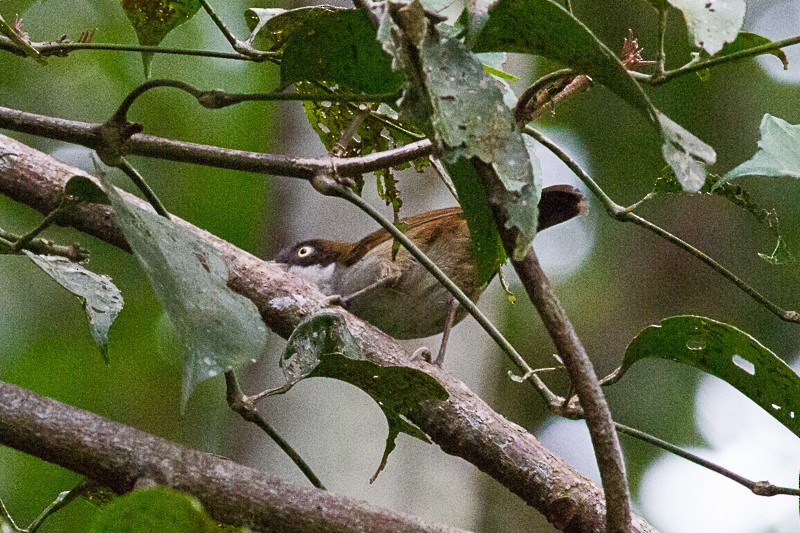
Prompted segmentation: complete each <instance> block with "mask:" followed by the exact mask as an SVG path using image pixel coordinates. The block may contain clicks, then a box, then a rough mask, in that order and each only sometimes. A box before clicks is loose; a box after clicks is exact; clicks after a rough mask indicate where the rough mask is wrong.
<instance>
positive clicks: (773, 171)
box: [719, 114, 800, 185]
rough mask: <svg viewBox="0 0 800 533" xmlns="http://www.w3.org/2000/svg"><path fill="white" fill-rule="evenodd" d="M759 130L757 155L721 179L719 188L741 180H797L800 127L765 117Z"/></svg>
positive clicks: (799, 174) (798, 174)
mask: <svg viewBox="0 0 800 533" xmlns="http://www.w3.org/2000/svg"><path fill="white" fill-rule="evenodd" d="M760 130H761V139H759V141H758V148H759V150H758V152H756V154H755V155H754V156H753V157H752V158H751V159H750V160H749V161H745V162H744V163H742V164H741V165H739V166H738V167H736V168H734V169H733V170H731V171H730V172H728V173H727V174H725V175H724V176H722V179H721V180H720V181H719V184H720V185H721V184H723V183H727V182H728V181H730V180H732V179H733V178H739V177H741V176H766V177H783V176H785V177H789V178H800V125H794V124H789V123H788V122H786V121H785V120H783V119H780V118H778V117H773V116H772V115H769V114H766V115H764V117H763V118H762V119H761V127H760Z"/></svg>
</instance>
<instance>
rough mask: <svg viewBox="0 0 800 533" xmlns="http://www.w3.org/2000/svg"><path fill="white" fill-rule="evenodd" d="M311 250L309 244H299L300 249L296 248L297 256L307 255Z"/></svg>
mask: <svg viewBox="0 0 800 533" xmlns="http://www.w3.org/2000/svg"><path fill="white" fill-rule="evenodd" d="M313 251H314V248H312V247H311V246H301V247H300V249H299V250H297V257H308V256H309V255H311V252H313Z"/></svg>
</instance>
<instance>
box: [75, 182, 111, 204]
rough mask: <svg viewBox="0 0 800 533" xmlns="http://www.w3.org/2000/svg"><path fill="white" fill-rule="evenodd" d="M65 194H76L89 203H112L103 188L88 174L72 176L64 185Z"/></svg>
mask: <svg viewBox="0 0 800 533" xmlns="http://www.w3.org/2000/svg"><path fill="white" fill-rule="evenodd" d="M64 194H68V195H69V196H74V197H76V198H78V199H80V200H82V201H84V202H86V203H87V204H102V205H110V204H111V200H109V198H108V195H107V194H106V193H105V192H104V191H103V189H101V188H100V186H99V185H97V184H96V183H95V182H93V181H92V180H90V179H89V178H87V177H86V176H78V175H76V176H72V177H71V178H70V179H69V181H67V184H66V185H65V186H64Z"/></svg>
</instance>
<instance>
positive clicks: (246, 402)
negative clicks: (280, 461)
mask: <svg viewBox="0 0 800 533" xmlns="http://www.w3.org/2000/svg"><path fill="white" fill-rule="evenodd" d="M225 387H226V389H227V392H226V395H225V397H226V399H227V402H228V406H229V407H230V408H231V410H232V411H234V412H235V413H238V414H239V416H241V417H242V418H243V419H244V420H246V421H247V422H251V423H253V424H255V425H256V426H258V427H259V428H260V429H261V430H262V431H263V432H264V433H266V434H267V436H269V438H271V439H272V440H273V442H275V444H277V445H278V447H279V448H280V449H281V450H282V451H283V453H285V454H286V455H287V456H288V457H289V459H291V460H292V462H293V463H294V464H295V465H297V468H299V469H300V471H301V472H303V475H305V476H306V479H308V480H309V481H310V482H311V484H312V485H314V486H315V487H317V488H318V489H321V490H327V489H326V488H325V485H323V484H322V481H320V479H319V478H318V477H317V475H316V474H315V473H314V471H313V470H312V469H311V467H310V466H308V463H306V462H305V461H304V460H303V458H302V457H300V454H299V453H297V452H296V451H295V449H294V448H292V445H291V444H289V443H288V442H286V440H284V438H283V437H281V436H280V434H279V433H278V432H277V431H275V429H274V428H273V427H272V426H270V425H269V423H268V422H267V421H266V419H265V418H264V417H263V416H261V414H260V413H259V412H258V410H257V409H256V408H255V405H253V401H252V400H251V398H248V397H247V396H245V395H244V393H243V392H242V389H241V387H240V386H239V381H238V380H237V379H236V374H234V373H233V371H232V370H229V371H227V372H225Z"/></svg>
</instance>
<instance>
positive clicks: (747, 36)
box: [699, 31, 789, 70]
mask: <svg viewBox="0 0 800 533" xmlns="http://www.w3.org/2000/svg"><path fill="white" fill-rule="evenodd" d="M771 43H772V41H770V40H769V39H767V38H766V37H762V36H761V35H757V34H755V33H750V32H747V31H740V32H739V34H738V35H737V36H736V39H735V40H734V41H733V42H730V43H727V44H725V45H724V46H723V47H722V50H720V51H719V52H717V53H716V54H714V55H713V56H711V55H709V54H708V53H707V52H705V51H704V50H703V51H700V54H699V58H700V59H709V58H712V57H715V58H716V57H723V56H728V55H731V54H735V53H737V52H743V51H745V50H750V49H751V48H756V47H759V46H764V45H766V44H771ZM764 54H770V55H773V56H775V57H777V58H778V59H780V60H781V63H783V69H784V70H788V69H789V58H787V57H786V53H785V52H784V51H783V50H781V49H780V48H779V49H777V50H770V51H768V52H764Z"/></svg>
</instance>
